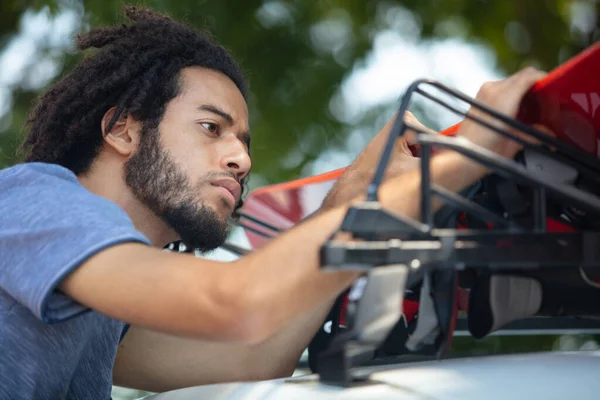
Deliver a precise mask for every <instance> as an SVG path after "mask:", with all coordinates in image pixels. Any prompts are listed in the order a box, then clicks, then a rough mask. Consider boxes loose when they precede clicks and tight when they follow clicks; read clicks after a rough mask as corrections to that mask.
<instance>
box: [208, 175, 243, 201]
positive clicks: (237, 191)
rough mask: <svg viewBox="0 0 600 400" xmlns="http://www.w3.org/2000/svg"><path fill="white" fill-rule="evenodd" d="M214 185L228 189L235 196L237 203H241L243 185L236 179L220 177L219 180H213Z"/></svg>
mask: <svg viewBox="0 0 600 400" xmlns="http://www.w3.org/2000/svg"><path fill="white" fill-rule="evenodd" d="M212 185H213V186H216V187H221V188H223V189H226V190H227V191H228V192H229V193H231V195H232V196H233V198H234V200H235V204H237V203H239V201H240V197H241V196H242V187H241V186H240V184H239V183H238V182H237V181H236V180H235V179H231V178H224V179H219V180H216V181H214V182H212Z"/></svg>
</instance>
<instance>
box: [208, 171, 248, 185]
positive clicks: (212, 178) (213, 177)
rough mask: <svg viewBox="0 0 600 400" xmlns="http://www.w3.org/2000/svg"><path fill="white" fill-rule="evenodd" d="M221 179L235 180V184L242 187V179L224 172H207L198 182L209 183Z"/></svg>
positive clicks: (231, 173) (232, 173)
mask: <svg viewBox="0 0 600 400" xmlns="http://www.w3.org/2000/svg"><path fill="white" fill-rule="evenodd" d="M222 178H231V179H233V180H235V181H236V182H237V183H239V184H240V185H242V181H243V179H239V178H238V176H237V175H236V174H235V173H234V172H225V171H221V172H216V171H212V172H207V173H206V174H204V176H203V177H202V178H200V180H201V181H202V182H211V181H216V180H217V179H222Z"/></svg>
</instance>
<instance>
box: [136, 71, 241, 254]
mask: <svg viewBox="0 0 600 400" xmlns="http://www.w3.org/2000/svg"><path fill="white" fill-rule="evenodd" d="M180 86H181V88H180V93H179V95H178V96H177V97H176V98H174V99H173V100H171V101H170V102H169V103H168V105H167V107H166V109H165V113H164V115H163V118H162V120H161V122H160V124H159V126H158V129H153V128H151V127H148V126H145V127H144V128H143V131H142V135H141V141H140V146H139V149H138V151H137V152H136V153H135V154H134V155H133V156H132V157H131V158H130V159H129V160H128V161H127V163H126V164H125V180H126V182H127V184H128V185H129V186H130V187H131V188H132V190H133V192H134V193H135V195H136V196H137V197H138V198H139V199H140V200H141V201H142V202H143V203H145V204H146V205H147V206H148V207H149V208H150V209H151V210H152V211H153V212H154V213H155V214H156V215H158V216H159V217H160V218H162V219H163V220H164V221H165V222H166V223H167V224H168V225H169V226H170V227H171V228H172V229H173V230H174V231H175V232H177V233H178V234H179V235H180V236H181V239H182V240H183V241H184V242H185V243H186V244H187V245H188V246H191V247H194V248H198V249H200V250H202V251H207V250H211V249H214V248H216V247H218V246H220V245H221V244H222V243H223V242H224V241H225V239H226V238H227V234H228V233H229V223H228V222H229V218H230V217H231V215H232V213H233V212H234V210H235V209H236V207H237V205H238V204H239V202H240V196H241V187H240V181H241V179H242V178H244V177H245V176H246V175H247V174H248V172H249V171H250V166H251V162H250V157H249V155H248V150H249V149H248V144H249V133H248V109H247V106H246V102H245V100H244V98H243V96H242V94H241V93H240V91H239V90H238V89H237V87H236V86H235V84H234V83H233V82H232V81H231V80H230V79H229V78H227V77H226V76H225V75H223V74H221V73H219V72H215V71H212V70H208V69H203V68H197V67H193V68H186V69H183V70H182V71H181V85H180Z"/></svg>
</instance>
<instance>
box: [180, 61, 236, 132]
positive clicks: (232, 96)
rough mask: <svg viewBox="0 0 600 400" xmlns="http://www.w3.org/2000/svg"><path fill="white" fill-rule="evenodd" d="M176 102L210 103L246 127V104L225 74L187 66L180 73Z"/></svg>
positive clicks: (193, 104)
mask: <svg viewBox="0 0 600 400" xmlns="http://www.w3.org/2000/svg"><path fill="white" fill-rule="evenodd" d="M180 81H181V82H180V84H181V87H180V93H179V96H178V99H177V100H178V102H180V103H182V104H185V105H187V106H192V107H199V106H201V105H203V104H210V105H213V106H215V107H218V108H219V109H221V110H223V111H225V112H226V113H228V114H230V115H231V116H232V117H233V119H234V121H235V123H236V124H241V125H244V126H246V127H247V125H248V106H247V105H246V100H245V99H244V97H243V96H242V93H241V92H240V90H239V89H238V88H237V86H236V85H235V83H233V81H232V80H231V79H229V78H228V77H227V76H226V75H225V74H223V73H221V72H218V71H213V70H211V69H207V68H201V67H188V68H184V69H182V70H181V73H180Z"/></svg>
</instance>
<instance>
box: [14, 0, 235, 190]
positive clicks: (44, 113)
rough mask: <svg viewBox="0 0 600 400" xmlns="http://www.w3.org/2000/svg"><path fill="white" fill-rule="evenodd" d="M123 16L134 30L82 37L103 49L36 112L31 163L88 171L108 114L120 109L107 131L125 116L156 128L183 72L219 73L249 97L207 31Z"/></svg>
mask: <svg viewBox="0 0 600 400" xmlns="http://www.w3.org/2000/svg"><path fill="white" fill-rule="evenodd" d="M124 11H125V15H126V16H127V18H128V19H129V20H130V21H131V24H128V25H126V24H123V25H120V26H114V27H102V28H96V29H93V30H91V31H90V32H88V33H86V34H80V35H78V36H77V38H76V43H77V48H78V49H79V50H86V49H89V48H97V49H100V50H98V51H97V52H96V53H95V54H93V55H91V56H88V57H86V58H85V59H84V60H83V61H82V62H81V63H80V64H79V65H78V66H77V67H76V68H74V70H73V71H72V72H71V73H69V74H67V75H66V76H64V77H63V78H62V79H61V80H59V81H58V82H56V83H55V84H54V85H52V86H51V87H50V89H49V90H48V91H47V92H46V93H45V94H44V95H43V96H42V97H41V98H40V99H39V101H38V103H37V105H36V106H35V107H34V108H33V110H32V112H31V114H30V115H29V117H28V120H27V124H26V128H28V132H27V134H26V137H25V140H24V142H23V144H22V146H21V149H20V151H21V152H22V154H23V155H24V158H25V161H26V162H45V163H53V164H59V165H61V166H63V167H65V168H68V169H70V170H71V171H73V172H74V173H75V174H77V175H79V174H83V173H85V172H86V171H88V170H89V168H90V167H91V164H92V162H93V161H94V159H95V158H96V156H97V155H98V153H99V151H100V148H101V146H102V143H103V137H102V132H101V121H102V118H103V117H104V115H105V114H106V112H107V111H108V110H109V109H110V108H112V107H115V106H116V107H117V108H116V110H117V111H116V112H115V114H114V116H113V118H112V119H111V121H110V122H109V124H108V126H107V129H110V128H111V127H112V125H113V124H114V123H115V122H116V121H117V120H118V118H119V117H120V116H121V115H123V114H129V115H131V116H132V117H133V118H135V119H136V120H138V121H140V122H142V123H143V124H144V125H145V126H147V127H149V128H154V127H158V124H159V122H160V120H161V118H162V116H163V113H164V111H165V108H166V105H167V103H168V102H169V101H170V100H171V99H173V98H174V97H176V96H177V94H178V93H179V90H180V88H179V72H180V71H181V69H183V68H185V67H190V66H199V67H204V68H208V69H211V70H215V71H219V72H221V73H223V74H225V75H226V76H228V77H229V78H230V79H231V80H232V81H233V82H234V83H235V85H236V86H237V87H238V89H239V90H240V92H241V93H242V95H243V96H244V98H247V88H246V82H245V79H244V76H243V73H242V71H241V70H240V67H239V66H238V65H237V64H236V63H235V61H234V60H233V59H232V57H231V56H230V54H229V53H228V52H227V51H226V50H225V49H224V48H223V47H221V46H219V45H218V44H216V43H215V42H214V41H213V39H212V38H211V36H210V35H209V33H208V32H200V31H197V30H195V29H193V28H192V27H190V26H189V25H187V24H185V23H182V22H176V21H174V20H173V19H171V18H169V17H168V16H166V15H164V14H161V13H158V12H155V11H151V10H148V9H144V8H140V7H135V6H127V7H125V9H124ZM242 183H245V182H242ZM243 186H244V185H243Z"/></svg>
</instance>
